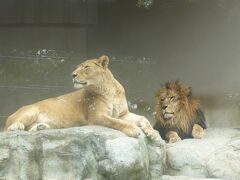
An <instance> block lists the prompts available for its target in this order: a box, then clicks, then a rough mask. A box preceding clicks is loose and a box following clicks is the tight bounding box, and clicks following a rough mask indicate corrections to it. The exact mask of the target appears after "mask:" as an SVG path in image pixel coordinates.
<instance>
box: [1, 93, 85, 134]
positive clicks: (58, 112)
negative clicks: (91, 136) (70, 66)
mask: <svg viewBox="0 0 240 180" xmlns="http://www.w3.org/2000/svg"><path fill="white" fill-rule="evenodd" d="M85 95H86V91H85V90H78V91H75V92H72V93H69V94H65V95H62V96H59V97H56V98H50V99H46V100H43V101H40V102H37V103H35V104H31V105H28V106H24V107H22V108H20V109H18V110H17V111H16V112H15V113H14V114H12V115H11V116H9V118H8V119H7V122H6V125H5V130H7V129H8V127H9V126H10V125H12V124H13V123H14V122H16V121H19V122H21V123H23V124H24V126H25V127H24V129H25V130H29V129H31V127H32V126H33V125H34V124H36V123H46V124H48V125H49V126H50V128H67V127H74V126H81V125H85V124H87V121H86V119H87V116H86V108H85V107H86V104H87V103H86V99H85V97H84V96H85Z"/></svg>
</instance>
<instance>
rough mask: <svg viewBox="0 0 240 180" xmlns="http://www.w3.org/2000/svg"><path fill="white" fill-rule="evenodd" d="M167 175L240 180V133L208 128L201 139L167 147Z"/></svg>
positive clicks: (236, 130) (238, 131)
mask: <svg viewBox="0 0 240 180" xmlns="http://www.w3.org/2000/svg"><path fill="white" fill-rule="evenodd" d="M164 174H167V175H171V176H189V177H195V178H220V179H226V180H240V130H239V129H227V128H226V129H207V130H206V132H205V137H204V138H203V139H201V140H200V139H186V140H183V141H180V142H177V143H173V144H168V145H167V162H166V167H165V172H164ZM170 178H171V177H170Z"/></svg>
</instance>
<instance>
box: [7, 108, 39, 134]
mask: <svg viewBox="0 0 240 180" xmlns="http://www.w3.org/2000/svg"><path fill="white" fill-rule="evenodd" d="M38 113H39V111H38V109H37V108H36V107H34V106H31V105H30V106H25V107H22V108H20V109H19V110H17V111H16V112H15V113H14V114H12V115H11V116H9V117H8V119H7V121H6V124H5V127H4V131H16V130H26V129H27V128H28V127H29V126H31V124H33V123H34V122H35V121H36V119H37V115H38Z"/></svg>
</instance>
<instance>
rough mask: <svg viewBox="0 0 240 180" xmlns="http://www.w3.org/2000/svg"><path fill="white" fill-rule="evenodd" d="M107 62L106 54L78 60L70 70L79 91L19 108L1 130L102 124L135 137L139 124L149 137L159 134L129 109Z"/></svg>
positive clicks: (123, 92)
mask: <svg viewBox="0 0 240 180" xmlns="http://www.w3.org/2000/svg"><path fill="white" fill-rule="evenodd" d="M108 63H109V58H108V57H107V56H101V57H100V58H98V59H92V60H86V61H85V62H83V63H81V64H80V65H79V66H78V67H77V69H76V70H75V71H74V72H73V73H72V78H73V83H74V87H75V88H79V89H80V90H78V91H75V92H72V93H69V94H65V95H62V96H59V97H56V98H50V99H46V100H43V101H40V102H37V103H35V104H31V105H28V106H24V107H22V108H20V109H19V110H17V111H16V112H15V113H14V114H12V115H11V116H10V117H9V118H8V119H7V122H6V125H5V128H4V130H5V131H14V130H28V131H38V130H42V129H49V128H50V129H55V128H69V127H75V126H83V125H102V126H106V127H109V128H113V129H117V130H120V131H122V132H123V133H125V134H126V135H128V136H130V137H138V136H139V135H140V129H139V127H141V128H142V129H143V131H144V132H145V133H146V135H147V136H149V137H150V138H151V139H155V138H157V137H159V136H158V133H157V132H155V130H154V129H153V128H152V126H151V125H150V123H149V121H148V120H147V119H146V118H145V117H143V116H138V115H136V114H133V113H130V112H129V110H128V106H127V100H126V97H125V91H124V88H123V86H122V85H121V84H120V83H119V82H118V81H117V80H116V79H115V78H114V77H113V75H112V73H111V72H110V70H109V69H108ZM138 126H139V127H138Z"/></svg>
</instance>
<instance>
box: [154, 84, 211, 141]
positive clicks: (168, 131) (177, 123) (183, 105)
mask: <svg viewBox="0 0 240 180" xmlns="http://www.w3.org/2000/svg"><path fill="white" fill-rule="evenodd" d="M199 106H200V104H199V101H198V100H197V99H194V98H192V96H191V88H190V87H189V86H185V85H180V84H179V83H178V82H177V81H175V82H168V83H166V84H165V86H164V87H163V88H161V89H160V90H159V92H158V94H157V104H156V106H155V111H156V114H155V117H156V120H157V123H156V125H155V127H154V128H155V129H156V130H158V131H159V133H160V135H161V137H162V138H163V139H165V140H167V141H168V142H170V143H173V142H176V141H180V140H181V139H185V138H202V137H203V135H204V130H203V129H206V127H207V126H206V120H205V117H204V114H203V113H202V111H201V109H200V108H199Z"/></svg>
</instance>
